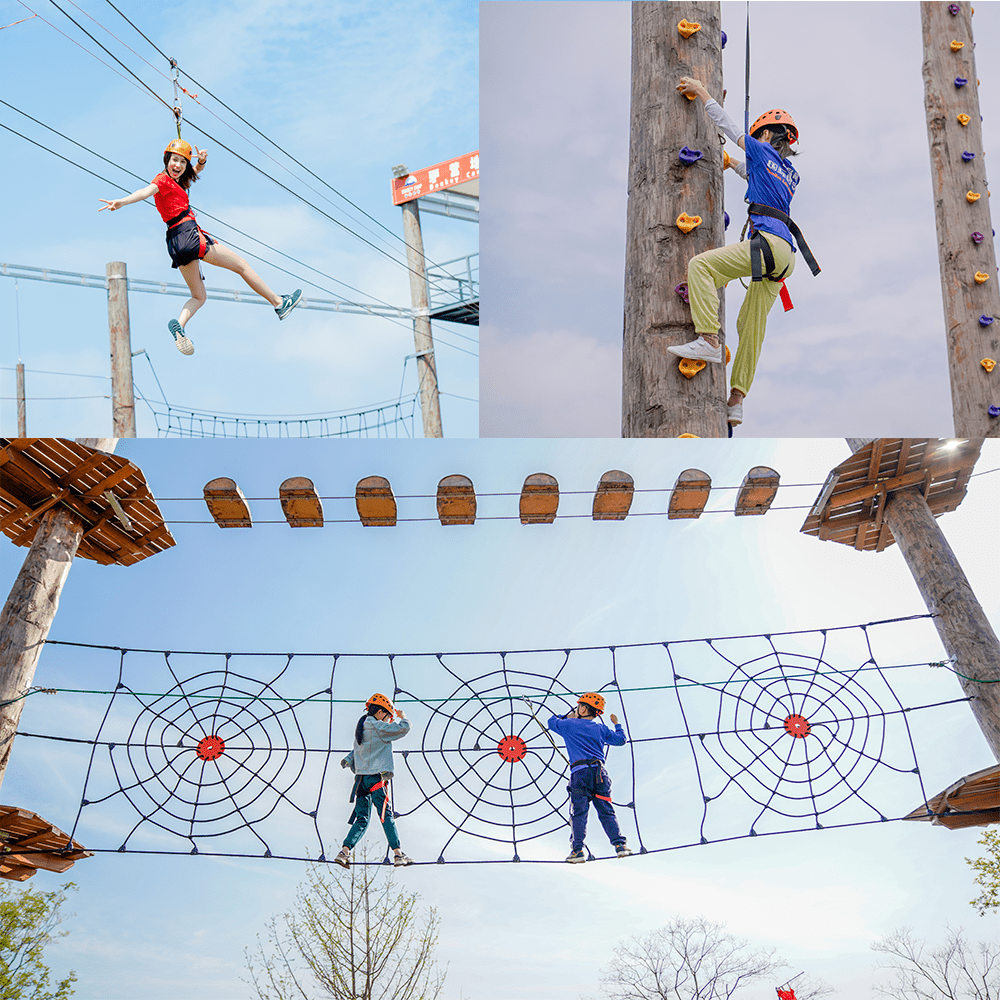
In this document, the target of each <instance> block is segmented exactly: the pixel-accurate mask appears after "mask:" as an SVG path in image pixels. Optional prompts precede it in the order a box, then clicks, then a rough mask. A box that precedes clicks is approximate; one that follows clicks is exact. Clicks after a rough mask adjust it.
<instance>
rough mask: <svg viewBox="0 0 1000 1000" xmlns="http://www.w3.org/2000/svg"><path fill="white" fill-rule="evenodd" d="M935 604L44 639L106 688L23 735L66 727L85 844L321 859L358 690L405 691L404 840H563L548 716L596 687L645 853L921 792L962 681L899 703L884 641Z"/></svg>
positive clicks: (433, 845) (558, 748)
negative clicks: (651, 620) (309, 644)
mask: <svg viewBox="0 0 1000 1000" xmlns="http://www.w3.org/2000/svg"><path fill="white" fill-rule="evenodd" d="M928 617H930V616H928V615H919V616H913V617H912V618H905V619H893V620H891V621H882V622H872V623H868V624H864V625H852V626H844V627H837V628H830V629H822V630H807V631H797V632H785V633H781V634H763V635H755V636H732V637H717V638H708V639H696V640H694V639H691V640H669V641H664V642H658V643H645V644H637V645H623V646H606V647H585V648H575V649H562V650H552V649H550V650H523V651H516V652H488V653H468V652H462V653H437V654H352V653H343V654H341V653H329V654H325V653H324V654H317V653H305V654H303V653H298V654H293V653H287V654H270V653H220V652H174V651H166V650H131V649H121V648H119V647H112V646H94V645H90V644H85V643H67V642H56V641H53V640H50V641H49V642H48V645H49V646H52V647H53V649H52V650H50V651H49V653H48V656H49V659H50V665H51V666H52V667H53V668H57V667H58V666H59V664H58V663H57V662H56V663H53V662H52V661H54V660H57V659H61V658H66V657H68V658H73V657H84V658H86V660H87V665H88V668H89V675H90V676H94V666H95V663H96V664H98V665H99V666H100V667H102V668H103V669H106V670H107V677H108V681H107V684H106V690H87V691H83V690H79V689H70V688H59V689H58V690H59V691H60V692H61V693H62V694H63V695H64V696H68V697H69V698H71V699H72V701H71V704H70V705H65V704H64V701H65V699H63V698H61V699H60V700H59V701H58V702H52V703H51V705H52V706H54V707H53V708H52V710H51V711H50V712H48V713H47V715H46V716H45V718H47V719H50V720H52V723H53V724H52V726H51V728H50V729H49V730H48V731H46V732H43V733H39V732H33V733H25V732H22V733H21V734H20V735H21V736H22V737H30V738H34V739H39V740H43V741H46V742H47V744H48V745H49V746H50V747H53V746H55V745H56V744H59V745H60V746H61V748H62V754H61V755H60V764H59V767H60V773H61V774H62V775H63V776H64V778H65V780H67V781H68V782H70V783H74V782H79V783H80V788H81V792H80V795H79V799H78V802H79V805H78V807H77V813H76V817H75V820H74V822H73V829H72V832H71V837H73V838H76V839H80V840H83V841H85V842H86V843H87V844H88V846H89V847H90V849H92V850H95V851H107V852H112V851H118V852H122V853H143V854H210V855H213V856H226V857H281V858H288V859H296V860H317V859H318V860H326V857H327V855H326V852H327V851H328V850H329V849H330V848H331V847H334V845H337V846H339V844H340V841H341V840H342V838H343V835H344V834H346V832H347V825H346V820H347V816H348V814H349V812H350V807H349V805H348V801H347V800H348V796H349V794H350V786H351V781H350V774H349V773H345V772H343V771H342V770H341V768H340V766H339V762H340V759H341V758H342V757H343V756H344V754H345V753H346V752H347V750H348V749H349V748H350V743H351V739H352V736H351V734H352V732H353V728H354V724H355V722H356V720H357V718H358V716H359V715H360V714H362V712H363V707H362V706H363V703H364V700H365V698H366V697H367V696H368V695H369V694H371V692H372V691H373V690H382V691H385V692H386V693H389V692H391V693H392V696H393V699H394V701H395V702H396V704H397V706H401V707H403V708H404V711H406V713H407V716H408V718H410V719H411V724H412V728H411V730H410V732H409V733H408V734H407V736H406V737H404V738H403V739H402V740H400V741H398V742H397V743H395V744H394V748H395V761H396V763H395V769H396V776H395V778H394V780H393V782H392V789H393V794H392V798H393V808H394V812H395V815H396V816H397V818H399V819H400V821H401V822H400V824H399V825H400V832H401V836H402V838H403V840H404V842H405V843H406V846H407V849H408V851H409V852H410V853H412V854H414V855H415V856H417V857H418V859H419V860H421V861H422V862H423V863H435V862H436V863H441V864H444V863H453V862H456V863H502V862H510V861H522V862H540V863H545V862H556V861H559V862H560V863H561V860H562V855H563V854H564V851H565V844H564V841H565V839H566V837H567V835H568V832H569V820H568V814H569V799H568V794H567V781H568V773H567V771H568V768H567V763H568V762H567V760H566V757H565V755H564V754H563V751H562V745H561V741H559V740H558V739H557V740H553V739H552V737H551V734H550V733H549V732H548V730H547V729H546V722H547V720H548V718H549V717H550V715H553V714H564V713H565V712H567V711H568V710H569V709H570V708H572V707H574V706H575V703H576V698H577V696H578V695H579V694H580V693H581V692H583V691H586V690H600V691H602V692H604V694H605V697H606V699H607V702H608V704H607V710H606V711H607V712H608V713H609V714H610V713H611V712H615V713H616V714H618V715H620V716H621V717H622V721H623V723H624V726H625V731H626V733H627V734H628V737H629V742H628V743H627V745H626V746H625V747H623V748H621V749H619V748H616V747H611V748H609V753H608V762H607V767H608V771H609V773H610V774H611V777H612V780H613V791H612V796H613V799H614V802H615V805H616V807H617V811H618V815H619V821H620V822H621V824H622V830H623V833H625V834H626V835H627V836H628V837H629V841H630V843H631V844H632V845H633V847H634V849H636V851H637V853H642V854H646V853H652V852H658V851H669V850H676V849H679V848H683V847H690V846H695V845H699V844H708V843H719V842H722V841H730V840H738V839H743V838H747V837H758V836H769V835H775V834H783V833H790V832H797V831H805V830H821V829H824V828H826V829H829V828H836V827H847V826H860V825H866V824H874V823H884V822H888V821H889V820H892V819H900V818H902V815H905V813H906V812H909V810H910V808H912V805H913V801H914V799H917V800H918V801H921V802H926V801H927V795H926V794H925V790H924V787H923V782H922V778H921V775H920V768H919V764H918V761H917V754H916V747H915V741H914V738H913V734H912V732H911V720H915V719H916V718H917V717H918V714H917V713H919V717H920V718H921V719H922V718H924V715H925V713H929V712H931V711H932V710H933V709H936V708H937V709H940V708H941V707H942V706H946V705H952V704H954V703H956V702H961V701H966V700H967V699H965V698H954V699H951V700H949V701H943V702H935V703H932V704H905V705H904V703H903V701H902V700H901V698H900V696H899V695H898V694H897V693H896V691H895V690H894V687H893V685H892V683H890V675H891V674H893V673H895V672H896V671H903V670H909V671H911V673H910V674H909V675H908V676H909V677H911V678H912V677H914V675H913V673H912V671H914V670H918V669H919V668H921V667H926V666H928V665H929V661H924V662H922V663H906V664H896V663H892V664H886V665H882V664H880V663H879V662H878V661H877V659H876V656H875V653H874V651H873V642H872V636H873V635H875V636H877V637H879V638H880V639H881V640H885V646H887V647H890V646H891V645H892V638H891V634H889V630H891V629H892V628H899V627H902V625H903V624H905V623H909V622H914V621H916V620H918V619H923V618H928ZM930 665H932V666H946V664H940V663H938V664H930ZM71 669H72V670H73V672H74V673H77V674H78V673H79V672H80V669H81V668H80V665H79V664H73V666H72V668H71ZM896 676H897V677H898V676H899V675H898V674H897V675H896ZM914 679H915V680H916V679H917V678H914ZM906 686H908V687H909V689H910V690H911V691H918V690H919V689H920V687H919V685H906ZM39 693H40V692H39ZM48 693H51V689H49V692H48ZM98 699H100V701H99V702H98ZM98 705H100V709H99V708H98ZM36 759H37V758H36ZM41 773H42V772H41V768H40V767H37V766H36V774H39V775H40V774H41ZM654 804H655V806H656V808H654V807H653V806H654ZM664 807H665V808H664ZM900 810H902V812H901V811H900ZM591 834H592V839H593V840H594V844H595V845H596V844H597V843H598V842H599V841H600V840H602V839H603V838H600V836H599V831H597V832H595V831H594V830H592V831H591ZM369 836H375V837H380V836H381V834H380V832H379V831H377V830H375V831H374V832H372V831H369ZM605 851H607V848H605ZM331 857H332V855H331ZM592 857H593V856H592Z"/></svg>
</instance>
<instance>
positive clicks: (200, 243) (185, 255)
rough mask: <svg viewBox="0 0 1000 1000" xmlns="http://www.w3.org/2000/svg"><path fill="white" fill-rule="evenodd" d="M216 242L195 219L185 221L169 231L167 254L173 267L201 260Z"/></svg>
mask: <svg viewBox="0 0 1000 1000" xmlns="http://www.w3.org/2000/svg"><path fill="white" fill-rule="evenodd" d="M214 242H215V240H213V239H212V237H211V236H209V235H208V233H206V232H204V231H203V230H202V229H201V227H200V226H199V225H198V223H197V222H195V221H194V219H185V220H184V221H183V222H179V223H177V225H176V226H173V227H172V228H170V229H168V230H167V252H168V253H169V254H170V259H171V260H172V261H173V264H172V265H171V266H172V267H180V266H181V264H190V263H191V261H193V260H201V258H202V257H204V256H205V251H206V250H208V248H209V247H210V246H211V245H212V244H213V243H214Z"/></svg>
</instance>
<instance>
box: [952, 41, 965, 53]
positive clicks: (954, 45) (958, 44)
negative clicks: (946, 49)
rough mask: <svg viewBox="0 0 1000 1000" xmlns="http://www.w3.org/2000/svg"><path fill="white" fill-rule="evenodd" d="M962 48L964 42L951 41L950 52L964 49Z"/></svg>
mask: <svg viewBox="0 0 1000 1000" xmlns="http://www.w3.org/2000/svg"><path fill="white" fill-rule="evenodd" d="M964 48H965V42H952V43H951V51H952V52H958V50H959V49H964Z"/></svg>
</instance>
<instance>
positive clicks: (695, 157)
mask: <svg viewBox="0 0 1000 1000" xmlns="http://www.w3.org/2000/svg"><path fill="white" fill-rule="evenodd" d="M677 155H678V157H679V158H680V161H681V163H686V164H687V165H688V166H690V165H691V164H692V163H697V162H698V161H699V160H700V159H701V158H702V157H703V156H704V155H705V154H704V153H703V152H702V151H701V150H700V149H688V148H687V146H681V151H680V153H678V154H677Z"/></svg>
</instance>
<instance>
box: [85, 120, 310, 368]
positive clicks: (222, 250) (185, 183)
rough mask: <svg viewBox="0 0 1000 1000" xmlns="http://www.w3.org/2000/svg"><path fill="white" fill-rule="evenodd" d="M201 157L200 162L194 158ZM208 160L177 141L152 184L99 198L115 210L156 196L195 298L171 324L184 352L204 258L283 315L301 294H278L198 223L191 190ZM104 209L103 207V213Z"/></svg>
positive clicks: (173, 253) (189, 348)
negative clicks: (236, 277) (118, 195)
mask: <svg viewBox="0 0 1000 1000" xmlns="http://www.w3.org/2000/svg"><path fill="white" fill-rule="evenodd" d="M196 155H197V157H198V160H197V163H196V162H195V159H194V157H195V156H196ZM207 160H208V150H205V149H198V147H197V146H195V147H193V148H192V146H191V144H190V143H188V142H185V141H184V140H183V139H174V140H173V141H172V142H170V143H168V144H167V148H166V149H165V150H164V151H163V172H162V173H159V174H157V175H156V176H155V177H154V178H153V180H152V183H151V184H150V185H149V186H148V187H144V188H143V189H142V190H141V191H134V192H133V193H132V194H130V195H126V196H125V197H124V198H113V199H112V200H111V201H108V200H107V199H106V198H98V199H97V200H98V201H103V202H104V208H107V209H110V210H111V211H112V212H114V211H117V210H118V209H119V208H122V207H123V206H125V205H134V204H135V203H136V202H137V201H145V200H146V199H147V198H149V197H151V196H152V198H153V200H154V202H155V203H156V208H157V211H159V213H160V217H161V218H162V219H163V221H164V222H165V223H166V224H167V252H168V253H169V254H170V259H171V260H172V261H173V264H172V265H171V266H173V267H176V268H177V269H178V270H179V271H180V272H181V274H182V275H183V276H184V280H185V281H186V282H187V286H188V288H189V289H190V291H191V298H190V299H188V300H187V302H185V303H184V308H183V309H181V312H180V316H179V317H178V318H177V319H172V320H171V321H170V322H169V323H168V324H167V329H169V330H170V332H171V333H172V334H173V337H174V343H176V345H177V350H179V351H180V352H181V354H194V344H192V343H191V340H190V339H189V338H188V336H187V335H186V334H185V332H184V328H185V326H187V321H188V320H189V319H190V318H191V317H192V316H193V315H194V314H195V313H196V312H197V311H198V310H199V309H200V308H201V307H202V306H203V305H204V304H205V302H206V299H207V295H206V294H205V282H204V279H203V277H202V274H201V267H200V265H199V261H202V260H204V261H207V262H208V263H209V264H215V265H216V267H224V268H226V270H228V271H235V272H236V273H237V274H238V275H239V276H240V277H241V278H242V279H243V280H244V281H245V282H246V283H247V284H248V285H249V286H250V287H251V288H252V289H253V290H254V291H255V292H256V293H257V294H258V295H260V296H261V297H262V298H265V299H267V301H268V302H270V303H271V305H272V306H274V311H275V312H276V313H277V314H278V319H284V318H285V317H286V316H287V315H288V314H289V313H290V312H291V311H292V310H293V309H294V308H295V307H296V306H297V305H298V304H299V299H301V298H302V289H301V288H300V289H297V290H296V291H294V292H292V294H291V295H275V294H274V292H272V291H271V289H270V288H268V286H267V285H265V284H264V282H263V281H262V280H261V279H260V277H259V276H258V274H257V272H256V271H254V270H253V268H252V267H250V265H249V264H248V263H247V262H246V261H245V260H244V259H243V258H242V257H240V256H239V254H236V253H233V251H232V250H230V249H229V248H228V247H224V246H223V245H222V244H221V243H219V242H218V240H216V239H214V238H213V237H212V236H210V235H209V234H208V233H206V232H205V231H204V230H203V229H202V228H201V227H200V226H199V225H198V223H197V222H196V221H195V217H194V212H192V211H191V204H190V200H189V198H188V189H189V188H190V187H191V185H192V184H193V183H194V182H195V181H196V180H198V175H199V174H200V173H201V172H202V170H204V168H205V163H206V161H207ZM104 208H99V209H98V211H99V212H103V211H104Z"/></svg>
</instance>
